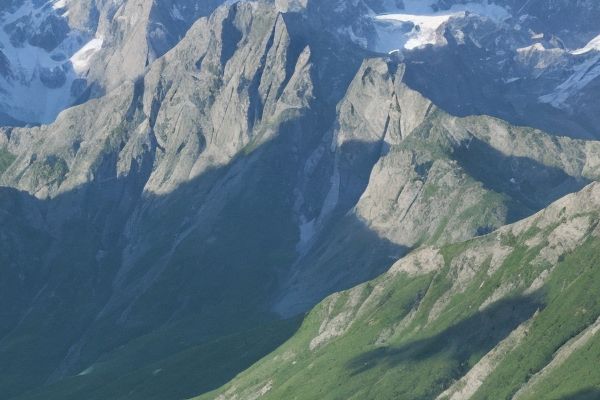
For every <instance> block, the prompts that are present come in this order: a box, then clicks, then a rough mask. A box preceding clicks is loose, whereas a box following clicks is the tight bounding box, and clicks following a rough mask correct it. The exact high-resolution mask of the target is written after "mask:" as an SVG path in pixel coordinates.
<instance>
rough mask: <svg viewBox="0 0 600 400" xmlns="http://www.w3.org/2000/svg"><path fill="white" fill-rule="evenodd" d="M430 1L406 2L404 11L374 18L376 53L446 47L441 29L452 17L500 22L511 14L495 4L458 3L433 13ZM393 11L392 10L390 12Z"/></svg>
mask: <svg viewBox="0 0 600 400" xmlns="http://www.w3.org/2000/svg"><path fill="white" fill-rule="evenodd" d="M432 4H433V3H432V2H431V1H423V0H405V1H404V9H403V10H402V12H395V11H394V12H389V13H384V14H379V15H375V16H374V21H375V28H376V31H377V36H378V41H377V45H376V49H375V50H377V51H381V52H392V51H394V50H401V49H406V50H412V49H416V48H420V47H424V46H427V45H444V44H446V41H445V39H444V37H443V35H442V32H440V28H441V27H442V26H443V25H444V24H446V23H447V22H448V21H449V20H450V19H451V18H464V17H467V16H469V15H478V16H480V17H482V18H488V19H491V20H492V21H494V22H496V23H501V22H503V21H505V20H506V19H507V18H510V16H511V15H510V13H509V12H508V11H507V10H506V9H505V8H503V7H500V6H498V5H495V4H489V3H488V2H484V3H466V4H455V5H453V6H452V7H451V8H450V9H448V10H441V11H434V9H433V7H432ZM390 11H391V10H390Z"/></svg>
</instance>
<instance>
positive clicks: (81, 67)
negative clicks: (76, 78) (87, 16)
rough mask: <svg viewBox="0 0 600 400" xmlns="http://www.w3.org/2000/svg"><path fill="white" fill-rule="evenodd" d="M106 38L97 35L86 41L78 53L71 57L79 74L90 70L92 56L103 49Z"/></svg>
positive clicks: (72, 63)
mask: <svg viewBox="0 0 600 400" xmlns="http://www.w3.org/2000/svg"><path fill="white" fill-rule="evenodd" d="M103 43H104V38H103V37H102V36H100V37H96V38H94V39H92V40H90V41H89V42H87V43H86V45H85V46H83V47H82V48H81V49H80V50H79V51H77V53H75V54H73V56H72V57H71V59H70V60H71V65H72V66H73V69H74V70H75V72H76V73H78V74H83V73H85V72H88V70H89V69H90V62H91V59H92V57H93V56H94V55H95V54H96V53H97V52H99V51H100V50H101V49H102V44H103Z"/></svg>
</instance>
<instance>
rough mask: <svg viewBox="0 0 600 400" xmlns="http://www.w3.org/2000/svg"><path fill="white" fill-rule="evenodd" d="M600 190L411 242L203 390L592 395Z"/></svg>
mask: <svg viewBox="0 0 600 400" xmlns="http://www.w3.org/2000/svg"><path fill="white" fill-rule="evenodd" d="M599 200H600V186H599V185H598V184H596V183H594V184H592V185H590V186H588V187H586V188H585V189H583V190H582V191H581V192H579V193H577V194H574V195H569V196H567V197H565V198H563V199H561V200H559V201H557V202H556V203H554V204H552V205H550V206H549V207H548V208H547V209H545V210H544V211H542V212H540V213H538V214H535V215H534V216H532V217H530V218H528V219H526V220H524V221H522V222H519V223H517V224H514V225H509V226H507V227H503V228H501V229H499V230H498V231H497V232H495V233H492V234H490V235H487V236H483V237H481V238H477V239H474V240H471V241H467V242H463V243H458V244H451V245H447V246H443V247H439V248H438V247H424V248H422V249H420V250H416V251H415V252H413V253H411V254H410V255H408V256H407V257H405V258H403V259H401V260H399V261H398V262H396V263H395V264H394V265H393V266H392V267H391V268H390V270H389V271H388V272H386V273H385V274H383V275H382V276H380V277H379V278H377V279H375V280H373V281H370V282H367V283H365V284H362V285H359V286H357V287H355V288H353V289H351V290H348V291H344V292H340V293H336V294H333V295H332V296H330V297H328V298H327V299H325V300H324V301H323V302H322V303H320V304H319V305H318V306H316V307H315V308H314V309H313V310H312V311H311V312H310V314H308V316H307V317H306V318H305V321H304V323H303V324H302V327H301V328H300V329H299V330H298V332H297V333H296V334H295V335H294V336H293V337H292V338H291V339H290V340H289V341H287V342H286V344H285V345H283V346H281V347H280V348H279V349H277V351H275V352H274V353H272V354H271V355H269V356H268V357H266V358H264V359H263V360H261V361H260V362H259V363H257V364H256V365H254V366H253V367H252V368H251V369H249V370H248V371H246V372H244V373H243V374H241V375H239V376H238V377H236V379H234V380H233V381H232V382H231V383H230V384H228V385H226V386H225V387H223V388H222V389H219V391H217V392H214V393H210V394H207V395H205V396H203V397H200V398H202V399H204V398H206V399H209V398H216V399H220V400H225V399H247V398H261V399H263V398H264V399H271V398H272V399H281V398H294V399H316V398H361V399H397V398H402V399H433V398H436V399H440V400H441V399H489V398H494V399H505V398H513V399H540V398H543V399H567V398H568V399H572V398H595V397H594V396H595V395H594V393H596V395H597V391H594V389H593V388H594V387H598V385H600V375H598V372H597V369H596V368H595V363H596V360H597V356H598V351H600V341H599V337H598V335H597V332H598V330H599V327H600V303H599V302H598V299H597V297H596V296H593V295H592V296H590V293H595V292H597V290H598V284H599V283H600V274H599V270H598V263H599V262H600V259H599V257H600V251H599V250H600V248H599V246H600V230H599V225H598V224H599V222H600V219H599V216H600V202H599ZM306 382H310V383H311V384H310V385H307V384H306Z"/></svg>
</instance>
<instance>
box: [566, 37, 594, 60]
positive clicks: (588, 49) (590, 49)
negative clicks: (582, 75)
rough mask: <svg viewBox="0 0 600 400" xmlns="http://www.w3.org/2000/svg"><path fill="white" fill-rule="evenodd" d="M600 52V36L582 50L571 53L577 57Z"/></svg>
mask: <svg viewBox="0 0 600 400" xmlns="http://www.w3.org/2000/svg"><path fill="white" fill-rule="evenodd" d="M594 50H595V51H600V35H598V36H596V37H595V38H593V39H592V40H590V42H589V43H588V44H586V45H585V46H584V47H582V48H581V49H577V50H573V51H572V52H571V53H572V54H575V55H580V54H585V53H589V52H590V51H594Z"/></svg>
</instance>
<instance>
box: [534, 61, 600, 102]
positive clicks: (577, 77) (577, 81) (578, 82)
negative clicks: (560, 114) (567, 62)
mask: <svg viewBox="0 0 600 400" xmlns="http://www.w3.org/2000/svg"><path fill="white" fill-rule="evenodd" d="M598 77H600V56H598V57H593V58H590V59H589V60H586V61H585V62H583V63H581V64H580V65H578V66H577V67H575V69H574V72H573V74H572V75H571V76H570V77H569V79H567V80H566V81H564V82H563V83H561V84H560V85H558V87H557V88H556V89H555V90H554V91H553V92H552V93H549V94H546V95H544V96H541V97H540V98H539V101H540V102H542V103H548V104H551V105H552V106H554V107H556V108H562V109H566V108H567V106H566V103H567V101H568V100H569V98H571V97H572V96H574V95H576V94H577V93H579V92H580V91H581V90H582V89H583V88H584V87H586V86H587V85H588V84H589V83H590V82H592V81H593V80H594V79H596V78H598Z"/></svg>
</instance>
